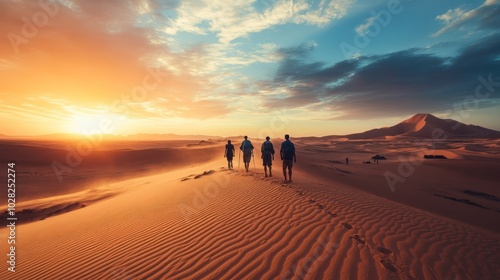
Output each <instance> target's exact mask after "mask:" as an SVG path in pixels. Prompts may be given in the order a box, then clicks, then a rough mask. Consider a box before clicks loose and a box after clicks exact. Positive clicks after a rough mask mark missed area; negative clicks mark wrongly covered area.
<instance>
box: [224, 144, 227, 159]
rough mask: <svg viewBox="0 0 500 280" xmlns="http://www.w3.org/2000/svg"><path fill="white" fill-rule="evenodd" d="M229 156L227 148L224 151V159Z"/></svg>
mask: <svg viewBox="0 0 500 280" xmlns="http://www.w3.org/2000/svg"><path fill="white" fill-rule="evenodd" d="M226 155H227V146H226V149H225V150H224V157H226Z"/></svg>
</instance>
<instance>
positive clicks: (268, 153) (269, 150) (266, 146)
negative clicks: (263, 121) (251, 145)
mask: <svg viewBox="0 0 500 280" xmlns="http://www.w3.org/2000/svg"><path fill="white" fill-rule="evenodd" d="M269 139H271V138H270V137H269V136H267V137H266V141H265V142H264V143H262V146H261V148H260V151H261V152H262V156H261V157H260V158H261V159H262V165H264V173H265V174H266V177H267V167H269V177H273V172H272V165H273V160H274V147H273V143H271V141H269Z"/></svg>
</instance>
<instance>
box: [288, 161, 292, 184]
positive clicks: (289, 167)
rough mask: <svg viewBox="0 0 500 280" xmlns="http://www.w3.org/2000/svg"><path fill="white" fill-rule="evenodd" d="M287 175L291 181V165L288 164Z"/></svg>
mask: <svg viewBox="0 0 500 280" xmlns="http://www.w3.org/2000/svg"><path fill="white" fill-rule="evenodd" d="M288 177H290V181H292V165H291V164H290V165H289V166H288Z"/></svg>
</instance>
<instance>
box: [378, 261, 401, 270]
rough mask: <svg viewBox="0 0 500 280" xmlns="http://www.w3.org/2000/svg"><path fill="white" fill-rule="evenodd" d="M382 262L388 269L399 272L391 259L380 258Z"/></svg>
mask: <svg viewBox="0 0 500 280" xmlns="http://www.w3.org/2000/svg"><path fill="white" fill-rule="evenodd" d="M380 263H381V264H382V265H383V266H384V267H385V268H387V269H388V270H390V271H392V272H397V271H398V268H397V267H396V266H395V265H394V264H393V263H391V262H390V261H388V260H380Z"/></svg>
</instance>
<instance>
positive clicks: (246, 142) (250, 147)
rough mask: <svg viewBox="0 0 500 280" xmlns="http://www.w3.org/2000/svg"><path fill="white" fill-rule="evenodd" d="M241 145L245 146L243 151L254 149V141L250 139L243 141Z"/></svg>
mask: <svg viewBox="0 0 500 280" xmlns="http://www.w3.org/2000/svg"><path fill="white" fill-rule="evenodd" d="M241 146H242V147H243V151H248V150H251V149H253V145H252V143H251V142H250V141H249V140H245V141H243V143H242V144H241Z"/></svg>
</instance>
